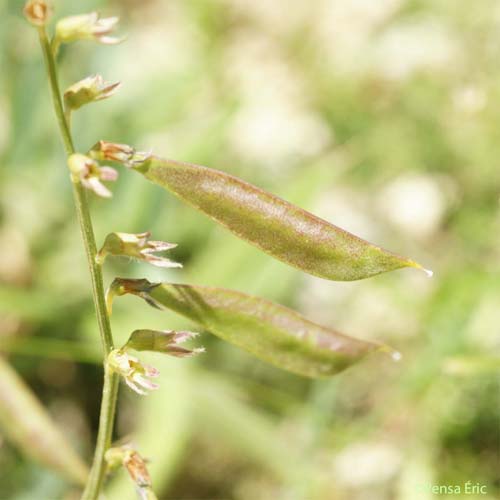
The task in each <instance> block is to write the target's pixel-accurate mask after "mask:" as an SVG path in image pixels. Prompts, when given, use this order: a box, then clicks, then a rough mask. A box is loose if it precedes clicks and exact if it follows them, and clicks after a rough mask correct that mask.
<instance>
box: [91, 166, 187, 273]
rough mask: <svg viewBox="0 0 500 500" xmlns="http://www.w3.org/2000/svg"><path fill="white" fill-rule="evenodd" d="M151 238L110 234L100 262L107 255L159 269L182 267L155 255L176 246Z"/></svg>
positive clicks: (141, 234) (138, 234) (144, 235)
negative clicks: (129, 258) (140, 261)
mask: <svg viewBox="0 0 500 500" xmlns="http://www.w3.org/2000/svg"><path fill="white" fill-rule="evenodd" d="M102 168H104V167H102ZM102 168H101V170H102ZM108 168H109V167H108ZM103 180H104V179H103ZM150 236H151V233H149V232H146V233H137V234H131V233H110V234H108V235H107V236H106V239H105V240H104V245H103V246H102V248H101V250H100V251H99V254H98V261H99V262H100V263H102V262H104V260H105V258H106V256H107V255H114V256H123V257H131V258H133V259H137V260H142V261H144V262H148V263H149V264H152V265H154V266H157V267H182V264H179V263H178V262H173V261H171V260H170V259H167V258H166V257H160V256H158V255H154V254H155V253H156V252H163V251H165V250H170V249H172V248H175V247H176V246H177V245H176V244H174V243H167V242H166V241H149V237H150Z"/></svg>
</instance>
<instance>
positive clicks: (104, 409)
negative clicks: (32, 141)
mask: <svg viewBox="0 0 500 500" xmlns="http://www.w3.org/2000/svg"><path fill="white" fill-rule="evenodd" d="M38 34H39V37H40V44H41V46H42V51H43V57H44V61H45V67H46V70H47V75H48V78H49V83H50V89H51V93H52V100H53V104H54V111H55V113H56V116H57V121H58V124H59V130H60V133H61V137H62V140H63V143H64V148H65V150H66V154H67V156H70V155H72V154H74V153H75V147H74V144H73V139H72V137H71V132H70V129H69V124H68V122H67V120H66V116H65V113H64V109H63V105H62V99H61V92H60V89H59V81H58V78H57V71H56V64H55V60H54V56H53V52H52V50H51V46H50V43H49V40H48V38H47V34H46V32H45V28H44V27H40V28H38ZM72 184H73V196H74V200H75V207H76V212H77V215H78V221H79V224H80V230H81V233H82V238H83V243H84V246H85V253H86V254H87V262H88V266H89V271H90V277H91V281H92V295H93V299H94V306H95V309H96V315H97V322H98V324H99V332H100V335H101V341H102V346H103V351H104V384H103V391H102V401H101V414H100V417H99V430H98V434H97V444H96V449H95V454H94V461H93V464H92V469H91V471H90V476H89V479H88V482H87V486H86V487H85V491H84V492H83V496H82V499H84V500H95V499H97V497H98V495H99V491H100V489H101V486H102V481H103V478H104V472H105V462H104V454H105V453H106V450H107V449H108V448H109V446H110V444H111V436H112V432H113V423H114V417H115V410H116V399H117V394H118V385H119V379H118V376H117V375H116V374H115V373H112V372H111V371H110V370H109V369H108V368H107V366H106V359H107V355H108V354H109V353H110V352H111V351H112V350H113V348H114V345H113V336H112V333H111V325H110V322H109V316H108V313H107V311H106V300H105V295H104V285H103V280H102V272H101V266H100V265H99V264H98V263H97V261H96V254H97V248H96V243H95V237H94V229H93V227H92V219H91V217H90V211H89V206H88V201H87V195H86V192H85V190H84V188H83V186H82V185H81V183H80V182H73V183H72Z"/></svg>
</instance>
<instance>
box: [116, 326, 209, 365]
mask: <svg viewBox="0 0 500 500" xmlns="http://www.w3.org/2000/svg"><path fill="white" fill-rule="evenodd" d="M197 335H198V334H197V333H195V332H188V331H175V330H135V331H134V332H132V334H131V335H130V338H129V339H128V342H127V343H126V344H125V347H126V348H128V349H135V350H136V351H155V352H161V353H164V354H169V355H170V356H175V357H178V358H186V357H190V356H194V355H196V354H200V353H202V352H205V349H204V348H203V347H198V348H196V349H192V350H191V349H187V348H185V347H181V346H180V345H179V344H182V343H183V342H186V340H191V339H193V338H195V337H196V336H197Z"/></svg>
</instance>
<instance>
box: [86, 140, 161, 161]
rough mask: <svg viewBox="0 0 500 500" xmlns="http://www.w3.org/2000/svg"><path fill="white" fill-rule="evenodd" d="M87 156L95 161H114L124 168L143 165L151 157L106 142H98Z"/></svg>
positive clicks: (132, 149) (122, 145)
mask: <svg viewBox="0 0 500 500" xmlns="http://www.w3.org/2000/svg"><path fill="white" fill-rule="evenodd" d="M89 155H90V156H91V157H92V158H94V159H95V160H101V161H102V160H108V161H116V162H118V163H122V164H123V165H125V166H126V167H132V166H135V165H138V164H140V163H144V162H145V161H147V160H148V159H149V158H150V157H151V153H148V152H141V151H136V150H135V149H134V148H133V147H132V146H129V145H128V144H116V143H114V142H107V141H99V142H98V143H97V144H95V145H94V146H93V148H92V149H91V150H90V151H89Z"/></svg>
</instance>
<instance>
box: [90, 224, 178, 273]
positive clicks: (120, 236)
mask: <svg viewBox="0 0 500 500" xmlns="http://www.w3.org/2000/svg"><path fill="white" fill-rule="evenodd" d="M150 236H151V233H149V232H145V233H137V234H130V233H110V234H108V235H107V236H106V239H105V240H104V245H103V246H102V248H101V250H99V253H98V255H97V260H98V262H99V263H101V264H102V263H103V262H104V260H105V259H106V256H107V255H115V256H123V257H131V258H133V259H137V260H143V261H145V262H149V263H150V264H153V265H154V266H158V267H182V264H179V263H178V262H173V261H171V260H170V259H167V258H165V257H159V256H157V255H154V253H155V252H163V251H165V250H170V249H172V248H175V247H176V246H177V245H176V244H174V243H167V242H165V241H149V240H148V238H149V237H150Z"/></svg>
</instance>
